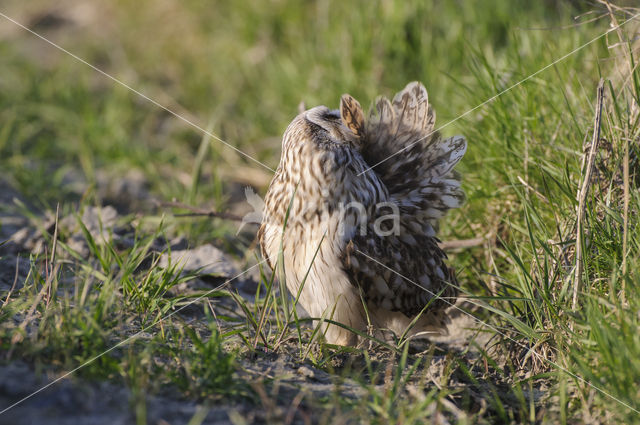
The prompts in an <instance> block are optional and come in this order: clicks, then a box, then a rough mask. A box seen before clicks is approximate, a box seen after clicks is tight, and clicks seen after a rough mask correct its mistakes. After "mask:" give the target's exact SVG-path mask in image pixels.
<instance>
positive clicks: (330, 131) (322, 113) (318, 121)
mask: <svg viewBox="0 0 640 425" xmlns="http://www.w3.org/2000/svg"><path fill="white" fill-rule="evenodd" d="M301 125H302V127H303V128H305V129H306V130H307V131H306V132H307V135H311V136H312V137H310V138H309V139H310V140H311V141H312V142H313V143H327V142H328V143H338V144H347V145H349V147H351V148H352V149H354V150H356V151H358V152H359V151H360V150H361V148H362V142H363V135H364V114H363V113H362V108H361V107H360V104H359V103H358V102H357V101H356V100H355V99H353V98H352V97H351V96H349V95H344V96H343V97H342V100H341V102H340V109H339V110H338V109H329V108H327V107H326V106H316V107H315V108H311V109H309V110H308V111H305V112H303V113H302V114H300V115H298V117H296V119H295V120H294V121H293V122H292V123H291V125H290V126H289V128H287V130H286V131H285V134H284V138H283V140H284V141H287V140H289V141H291V140H296V139H298V137H296V136H298V135H299V134H298V132H299V131H300V126H301Z"/></svg>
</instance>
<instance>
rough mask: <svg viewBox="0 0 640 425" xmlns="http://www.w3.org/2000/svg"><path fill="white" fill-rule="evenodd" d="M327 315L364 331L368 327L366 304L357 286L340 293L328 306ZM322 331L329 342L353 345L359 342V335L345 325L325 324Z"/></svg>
mask: <svg viewBox="0 0 640 425" xmlns="http://www.w3.org/2000/svg"><path fill="white" fill-rule="evenodd" d="M325 317H326V318H328V319H331V320H332V321H334V322H339V323H342V324H344V325H346V326H348V327H350V328H353V329H356V330H358V331H364V330H366V327H367V321H366V318H365V312H364V306H363V305H362V300H361V299H360V296H359V294H358V292H357V290H355V288H349V289H348V290H345V291H344V292H342V293H340V294H339V295H338V296H337V297H336V299H335V301H334V303H333V304H330V305H329V306H327V310H326V313H325ZM322 331H323V332H324V336H325V339H326V341H327V342H328V343H329V344H336V345H346V346H351V347H355V346H356V345H357V344H358V335H357V334H356V333H354V332H351V331H350V330H348V329H345V328H343V327H340V326H337V325H333V324H325V325H323V328H322ZM325 331H326V332H325Z"/></svg>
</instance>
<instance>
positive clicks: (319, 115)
mask: <svg viewBox="0 0 640 425" xmlns="http://www.w3.org/2000/svg"><path fill="white" fill-rule="evenodd" d="M304 114H305V119H306V120H307V121H308V122H309V123H310V124H312V125H315V126H318V127H319V128H320V129H321V131H324V132H325V133H326V136H325V137H328V138H330V139H331V140H332V141H334V142H339V143H347V144H348V145H349V146H351V147H352V148H353V149H356V150H358V151H359V150H360V148H361V144H362V143H361V139H360V137H359V136H358V135H356V134H355V133H354V132H353V131H351V129H349V128H348V127H347V126H346V125H345V124H344V122H343V121H342V117H341V116H340V111H339V110H337V109H329V108H327V107H326V106H316V107H315V108H312V109H309V110H308V111H306V112H305V113H304ZM323 136H324V135H323Z"/></svg>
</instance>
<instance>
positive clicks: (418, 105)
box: [362, 82, 467, 233]
mask: <svg viewBox="0 0 640 425" xmlns="http://www.w3.org/2000/svg"><path fill="white" fill-rule="evenodd" d="M435 116H436V114H435V111H434V110H433V108H431V106H430V105H429V100H428V96H427V91H426V89H425V88H424V86H423V85H422V84H420V83H418V82H413V83H409V84H408V85H407V86H406V87H405V88H404V90H402V91H401V92H399V93H398V94H396V95H395V97H394V98H393V101H389V100H388V99H386V98H384V97H383V98H380V99H378V101H377V102H376V108H375V110H373V111H371V112H370V114H369V119H368V120H367V125H366V136H365V145H364V147H363V149H362V155H363V157H364V159H365V161H366V162H367V163H368V164H370V166H373V167H374V168H373V171H375V172H376V173H377V174H378V175H379V176H380V178H381V180H382V181H383V183H384V184H385V185H386V186H387V188H388V189H389V194H390V195H391V199H392V200H393V201H394V202H395V203H396V204H397V205H398V206H399V207H400V210H401V212H402V213H404V214H407V215H409V216H414V217H419V218H420V219H421V220H427V221H428V222H430V223H431V224H435V222H436V221H437V220H438V219H439V218H441V217H442V216H443V215H444V214H445V213H446V212H447V210H449V209H451V208H457V207H459V206H460V205H461V204H462V202H463V201H464V193H463V192H462V189H461V188H460V178H459V176H458V174H457V173H456V172H455V171H453V167H454V166H455V165H456V164H457V163H458V161H460V159H461V158H462V156H463V155H464V153H465V151H466V148H467V143H466V140H465V139H464V137H461V136H456V137H451V138H448V139H442V138H441V136H440V134H439V133H438V132H436V131H434V125H435ZM429 227H430V226H429ZM425 232H427V233H428V232H429V230H428V229H425Z"/></svg>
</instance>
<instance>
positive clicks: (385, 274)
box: [341, 234, 458, 317]
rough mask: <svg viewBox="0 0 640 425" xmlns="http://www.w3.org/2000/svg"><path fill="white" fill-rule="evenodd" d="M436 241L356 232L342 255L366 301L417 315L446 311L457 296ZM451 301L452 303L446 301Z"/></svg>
mask: <svg viewBox="0 0 640 425" xmlns="http://www.w3.org/2000/svg"><path fill="white" fill-rule="evenodd" d="M445 259H446V254H445V253H444V252H443V251H442V250H441V249H440V248H439V247H438V245H437V239H435V238H433V237H427V236H423V235H415V236H404V237H402V236H394V235H390V236H377V235H375V234H367V235H360V234H358V235H356V236H354V237H353V238H352V239H351V240H350V241H349V242H348V244H347V246H346V248H345V250H344V251H343V253H342V256H341V260H342V266H343V269H344V270H345V272H346V273H347V275H349V277H350V280H351V283H353V284H354V285H356V286H358V287H359V288H361V289H362V293H363V295H364V298H365V300H366V301H367V302H368V303H373V304H374V305H376V306H379V307H382V308H384V309H386V310H391V311H399V312H402V313H404V314H405V315H406V316H408V317H412V316H415V315H416V314H417V313H419V312H420V311H422V309H423V308H424V307H425V306H426V305H427V304H428V303H429V301H430V300H431V299H432V298H435V297H436V296H438V298H436V299H434V300H433V302H432V303H431V304H430V305H429V308H428V312H437V311H441V310H444V309H445V308H447V307H448V306H449V305H451V304H452V303H453V302H454V298H455V297H456V296H457V294H458V289H457V283H456V278H455V275H454V272H453V270H452V269H450V268H448V267H447V266H446V265H445V264H444V260H445ZM445 300H447V301H448V302H446V301H445Z"/></svg>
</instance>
